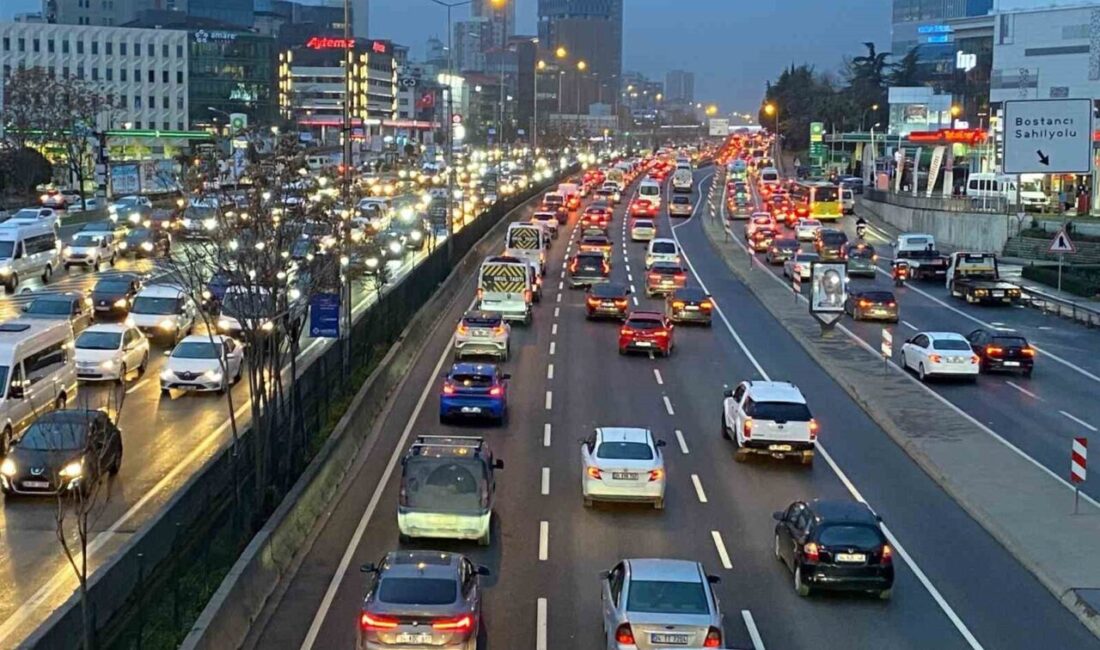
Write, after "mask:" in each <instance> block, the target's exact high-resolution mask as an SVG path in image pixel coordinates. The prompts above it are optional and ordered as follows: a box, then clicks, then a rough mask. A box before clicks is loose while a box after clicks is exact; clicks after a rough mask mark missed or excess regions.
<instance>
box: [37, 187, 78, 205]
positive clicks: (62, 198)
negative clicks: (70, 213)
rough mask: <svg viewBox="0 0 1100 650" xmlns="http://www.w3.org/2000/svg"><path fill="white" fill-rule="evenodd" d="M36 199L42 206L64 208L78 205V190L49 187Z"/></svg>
mask: <svg viewBox="0 0 1100 650" xmlns="http://www.w3.org/2000/svg"><path fill="white" fill-rule="evenodd" d="M38 200H39V202H41V203H42V207H45V208H55V209H59V210H66V209H68V208H70V207H72V206H75V205H79V203H80V192H77V191H76V190H59V189H57V188H50V189H48V190H46V191H45V192H43V193H42V195H41V196H39V197H38Z"/></svg>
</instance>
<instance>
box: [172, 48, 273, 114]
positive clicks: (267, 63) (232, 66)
mask: <svg viewBox="0 0 1100 650" xmlns="http://www.w3.org/2000/svg"><path fill="white" fill-rule="evenodd" d="M189 53H190V83H189V86H188V95H189V97H190V105H191V124H192V126H194V127H207V126H212V125H214V124H224V123H225V120H226V119H227V118H226V116H225V113H244V114H246V115H248V120H249V124H250V125H251V124H273V123H274V121H275V119H276V117H277V115H278V98H277V96H276V79H277V75H276V62H277V60H278V50H277V47H276V43H275V39H274V38H272V37H269V36H260V35H258V34H252V33H248V32H236V31H217V30H203V29H200V30H196V31H194V32H192V33H191V35H190V39H189ZM210 108H214V109H216V110H213V111H212V110H210Z"/></svg>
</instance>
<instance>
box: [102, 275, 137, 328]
mask: <svg viewBox="0 0 1100 650" xmlns="http://www.w3.org/2000/svg"><path fill="white" fill-rule="evenodd" d="M140 290H141V277H140V276H138V275H136V274H133V273H118V274H115V275H109V276H107V277H105V278H102V279H101V280H100V281H99V282H96V283H95V287H93V288H92V295H91V298H92V307H93V309H94V310H95V316H96V318H121V317H125V316H126V315H127V314H129V313H130V305H131V304H132V303H133V302H134V296H136V295H137V292H138V291H140Z"/></svg>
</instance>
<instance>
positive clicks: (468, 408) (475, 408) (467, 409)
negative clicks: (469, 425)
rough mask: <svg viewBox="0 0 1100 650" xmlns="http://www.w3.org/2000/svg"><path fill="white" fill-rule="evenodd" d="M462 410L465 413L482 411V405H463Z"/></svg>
mask: <svg viewBox="0 0 1100 650" xmlns="http://www.w3.org/2000/svg"><path fill="white" fill-rule="evenodd" d="M462 412H463V413H481V407H480V406H463V407H462Z"/></svg>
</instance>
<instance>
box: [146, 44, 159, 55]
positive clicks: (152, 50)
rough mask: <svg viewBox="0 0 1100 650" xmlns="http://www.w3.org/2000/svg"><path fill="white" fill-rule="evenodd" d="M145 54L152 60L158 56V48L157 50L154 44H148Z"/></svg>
mask: <svg viewBox="0 0 1100 650" xmlns="http://www.w3.org/2000/svg"><path fill="white" fill-rule="evenodd" d="M145 52H146V54H147V56H148V57H149V58H150V59H151V58H153V57H155V56H156V55H157V48H155V47H154V46H153V44H152V43H148V44H146V46H145Z"/></svg>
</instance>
